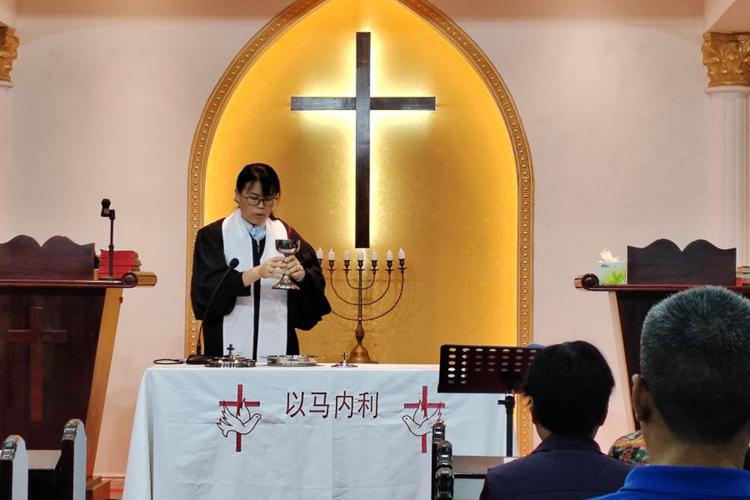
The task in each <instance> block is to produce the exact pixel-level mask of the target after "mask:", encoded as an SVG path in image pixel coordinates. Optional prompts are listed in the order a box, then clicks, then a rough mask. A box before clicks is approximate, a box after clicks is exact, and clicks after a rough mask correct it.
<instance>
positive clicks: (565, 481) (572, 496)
mask: <svg viewBox="0 0 750 500" xmlns="http://www.w3.org/2000/svg"><path fill="white" fill-rule="evenodd" d="M631 469H632V467H631V466H630V465H627V464H624V463H622V462H620V461H618V460H615V459H614V458H612V457H608V456H607V455H604V454H603V453H602V452H601V451H600V450H599V445H597V444H596V442H595V441H594V440H593V439H582V438H575V437H566V436H556V435H551V436H549V437H548V438H547V439H545V440H544V441H542V443H541V444H540V445H539V446H537V447H536V449H535V450H534V451H532V452H531V453H530V454H529V455H528V456H527V457H524V458H519V459H518V460H516V461H514V462H510V463H508V464H503V465H499V466H497V467H495V468H492V469H490V470H489V471H488V472H487V478H486V479H485V482H484V489H483V490H482V495H481V496H480V497H479V498H480V500H501V499H503V500H504V499H524V500H576V499H580V498H591V497H593V496H597V495H604V494H607V493H611V492H613V491H616V490H617V489H618V488H619V487H621V486H622V485H623V483H624V482H625V477H626V476H627V475H628V472H630V470H631Z"/></svg>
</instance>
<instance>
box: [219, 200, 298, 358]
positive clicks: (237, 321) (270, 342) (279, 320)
mask: <svg viewBox="0 0 750 500" xmlns="http://www.w3.org/2000/svg"><path fill="white" fill-rule="evenodd" d="M221 233H222V237H223V239H224V258H225V259H226V261H227V263H229V261H231V260H232V259H237V260H239V261H240V264H239V265H238V266H237V271H240V272H243V271H247V270H248V269H252V268H253V243H252V238H250V234H248V232H247V226H246V225H245V222H244V221H243V219H242V214H241V213H240V209H239V208H238V209H236V210H235V211H234V212H232V214H231V215H229V217H227V218H226V219H224V222H223V223H222V225H221ZM287 238H288V235H287V231H286V227H284V224H283V223H282V222H281V221H279V220H271V219H270V218H268V219H266V244H265V247H264V249H263V255H261V256H260V262H261V263H263V262H265V261H266V260H268V259H270V258H271V257H283V256H282V255H281V254H280V253H279V252H278V251H277V250H276V240H280V239H287ZM277 281H278V279H277V278H263V279H261V280H260V289H261V292H260V313H259V315H258V320H259V321H258V332H259V334H260V335H259V338H258V350H257V352H256V356H257V357H256V359H258V360H259V361H260V358H261V356H269V355H274V354H286V341H287V318H288V317H287V297H288V294H287V291H286V290H274V289H273V288H272V287H273V285H275V284H276V282H277ZM250 286H251V287H253V286H254V285H250ZM254 318H255V298H254V296H253V295H250V296H248V297H237V302H236V303H235V305H234V309H233V310H232V312H231V313H229V314H227V315H226V316H224V324H223V332H224V345H223V346H222V347H223V349H224V351H225V354H226V348H227V346H229V344H232V345H234V348H235V349H236V351H235V354H237V355H239V356H244V357H247V358H249V357H251V356H252V355H253V338H254V332H253V319H254Z"/></svg>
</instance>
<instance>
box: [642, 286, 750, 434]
mask: <svg viewBox="0 0 750 500" xmlns="http://www.w3.org/2000/svg"><path fill="white" fill-rule="evenodd" d="M633 401H634V405H635V410H636V415H637V416H638V419H639V420H641V421H642V422H644V425H648V424H649V423H654V422H663V425H664V426H665V427H666V428H667V430H668V431H669V432H670V433H671V435H672V436H673V438H676V439H678V440H680V441H683V442H690V443H701V444H706V445H717V444H722V443H728V442H730V441H731V440H732V438H735V437H736V436H737V434H738V432H740V431H741V430H742V429H745V431H747V426H748V421H750V301H748V300H747V299H745V298H744V297H742V296H740V295H738V294H736V293H733V292H730V291H728V290H726V289H724V288H719V287H700V288H693V289H691V290H688V291H685V292H681V293H678V294H676V295H673V296H671V297H669V298H668V299H665V300H663V301H662V302H660V303H659V304H657V305H656V306H654V307H653V308H652V309H651V311H649V313H648V315H647V316H646V320H645V321H644V323H643V331H642V334H641V373H640V375H636V376H635V377H634V386H633ZM654 409H655V410H658V413H659V415H660V418H659V419H657V418H655V415H654ZM647 430H648V429H647ZM647 439H649V441H648V442H649V445H651V440H650V437H649V436H647ZM745 446H747V442H745Z"/></svg>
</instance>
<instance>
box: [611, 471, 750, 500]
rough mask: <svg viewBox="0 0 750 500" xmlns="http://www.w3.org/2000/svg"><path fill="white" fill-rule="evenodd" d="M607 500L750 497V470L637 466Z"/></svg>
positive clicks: (685, 499)
mask: <svg viewBox="0 0 750 500" xmlns="http://www.w3.org/2000/svg"><path fill="white" fill-rule="evenodd" d="M601 498H602V499H607V500H637V499H641V498H654V499H662V500H666V499H674V498H680V499H684V500H698V499H711V498H715V499H718V498H737V499H739V498H750V472H748V471H744V470H741V469H730V468H722V467H676V466H671V465H643V466H640V467H637V468H635V469H633V471H632V472H631V473H630V474H629V475H628V477H627V479H626V480H625V485H624V486H623V487H622V488H620V490H619V491H617V492H616V493H612V494H611V495H607V496H603V497H601Z"/></svg>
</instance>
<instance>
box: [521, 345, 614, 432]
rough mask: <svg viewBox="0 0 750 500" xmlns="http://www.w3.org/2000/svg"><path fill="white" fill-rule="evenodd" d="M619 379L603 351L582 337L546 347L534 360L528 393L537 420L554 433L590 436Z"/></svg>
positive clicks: (528, 383)
mask: <svg viewBox="0 0 750 500" xmlns="http://www.w3.org/2000/svg"><path fill="white" fill-rule="evenodd" d="M614 385H615V380H614V378H613V377H612V370H610V368H609V365H608V364H607V361H606V360H605V359H604V356H602V353H601V352H599V350H598V349H597V348H596V347H594V346H593V345H591V344H589V343H588V342H584V341H582V340H579V341H575V342H565V343H562V344H555V345H551V346H548V347H545V348H544V349H542V350H541V351H540V352H539V353H538V354H537V355H536V357H535V358H534V360H533V361H532V362H531V366H530V367H529V371H528V373H527V375H526V382H525V384H524V391H523V392H524V393H525V394H526V395H527V396H530V397H531V398H532V399H533V406H532V408H531V412H532V414H533V416H534V419H535V421H536V422H537V423H539V424H541V425H543V426H544V427H545V428H547V429H548V430H549V431H550V432H552V433H553V434H560V435H569V436H586V435H589V434H591V433H592V432H593V431H594V430H595V429H596V428H597V427H599V426H600V425H601V424H602V421H603V420H604V418H605V416H606V415H607V406H608V405H609V397H610V396H611V395H612V388H613V387H614Z"/></svg>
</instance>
